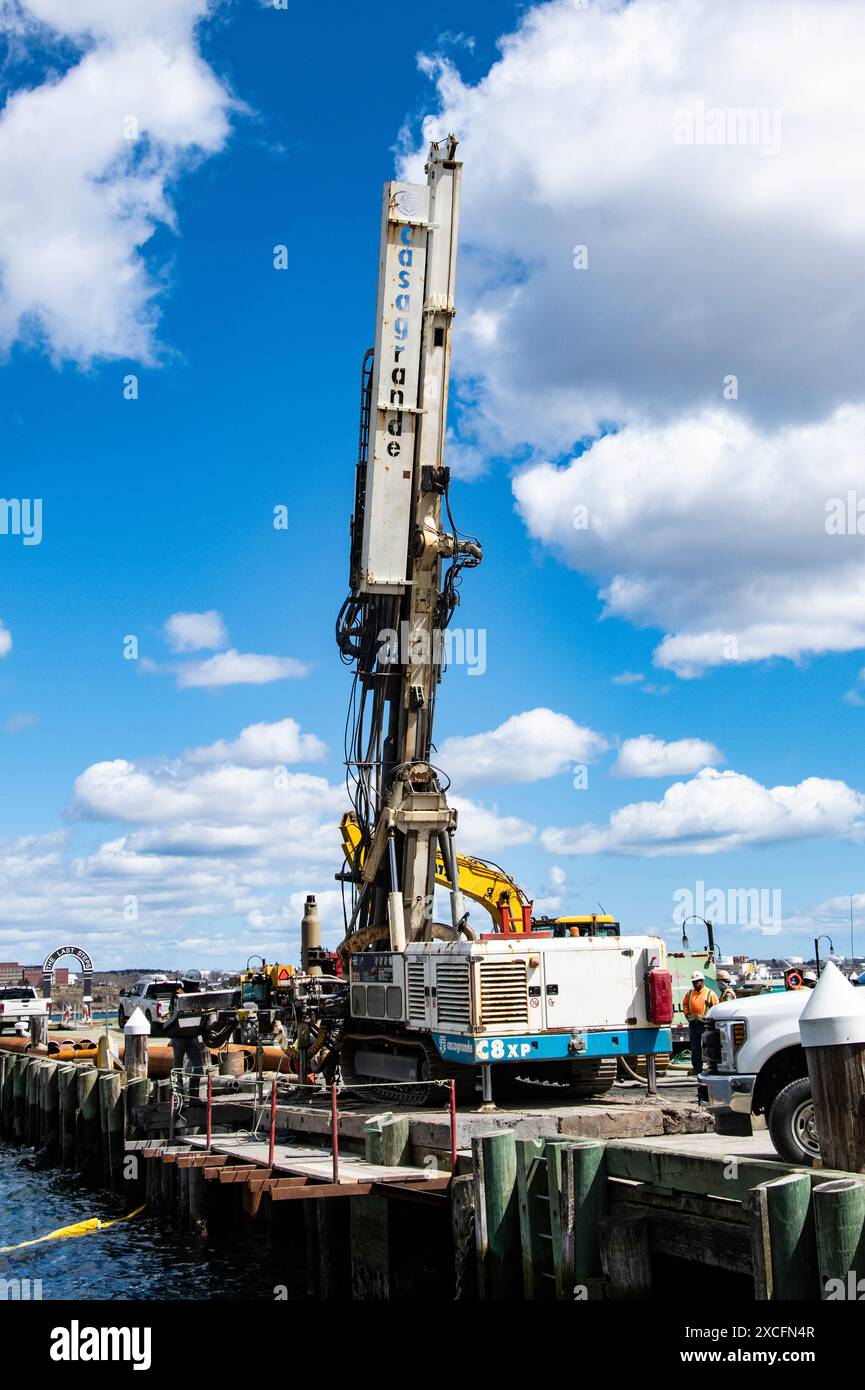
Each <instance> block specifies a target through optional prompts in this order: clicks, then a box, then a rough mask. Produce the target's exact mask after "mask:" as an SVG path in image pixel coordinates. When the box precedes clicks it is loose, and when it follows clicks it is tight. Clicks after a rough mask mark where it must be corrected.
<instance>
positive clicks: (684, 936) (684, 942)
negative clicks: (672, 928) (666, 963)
mask: <svg viewBox="0 0 865 1390" xmlns="http://www.w3.org/2000/svg"><path fill="white" fill-rule="evenodd" d="M688 922H702V923H703V926H704V927H705V928H706V931H707V932H708V933H709V950H710V951H711V953H712V955H714V954H715V933H714V931H713V930H712V923H711V922H709V921H708V920H707V919H706V918H705V917H701V916H700V915H699V913H697V912H692V913H691V915H690V917H686V918H685V919H684V921H683V922H682V950H683V951H687V950H688V949H689V948H690V942H689V941H688V933H687V932H686V930H685V926H686V924H687V923H688Z"/></svg>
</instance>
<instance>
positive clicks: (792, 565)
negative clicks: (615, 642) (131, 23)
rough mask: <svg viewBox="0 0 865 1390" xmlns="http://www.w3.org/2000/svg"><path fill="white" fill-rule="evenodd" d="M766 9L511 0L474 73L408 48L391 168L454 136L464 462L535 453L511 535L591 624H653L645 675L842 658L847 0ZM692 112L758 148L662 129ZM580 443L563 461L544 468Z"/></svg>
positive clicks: (851, 11)
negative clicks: (595, 613) (496, 40)
mask: <svg viewBox="0 0 865 1390" xmlns="http://www.w3.org/2000/svg"><path fill="white" fill-rule="evenodd" d="M784 15H785V22H784V25H783V26H782V27H781V28H779V25H778V5H777V3H776V0H751V3H749V4H748V5H747V6H742V7H738V9H737V13H736V18H735V23H731V22H730V13H729V6H728V5H727V4H726V3H724V0H679V2H678V3H676V4H675V5H672V4H670V3H668V0H631V3H628V4H625V3H622V2H621V0H592V3H591V4H590V5H588V6H587V7H586V8H585V9H583V8H581V7H578V6H575V5H573V4H572V3H570V0H551V3H548V4H543V5H535V6H532V7H531V8H529V9H527V10H526V11H525V13H524V14H523V16H522V19H521V22H520V24H519V27H518V28H517V30H516V31H515V32H513V33H511V34H508V35H506V36H505V38H504V39H503V40H502V41H501V44H500V47H501V56H500V57H499V59H498V60H497V61H496V63H495V64H494V65H493V66H492V67H491V69H490V70H489V72H488V73H487V74H486V76H485V77H483V79H482V80H481V81H479V82H478V83H477V84H475V85H470V84H469V83H468V82H466V81H464V80H463V79H462V78H461V77H460V75H459V73H458V71H457V69H456V67H455V66H453V64H451V63H447V62H442V61H441V60H437V61H429V60H428V61H426V62H425V64H424V66H425V69H426V70H427V71H428V72H430V73H431V75H432V76H433V77H434V79H435V81H436V84H437V106H438V110H437V111H436V113H435V114H434V115H431V116H429V117H428V118H427V120H426V122H425V128H424V138H423V140H422V141H419V143H418V148H417V150H416V151H415V153H413V154H412V155H411V156H410V157H409V158H408V159H407V160H406V162H405V172H407V173H409V174H410V175H411V176H413V177H417V176H418V174H419V172H420V168H421V165H422V158H423V153H424V152H425V147H426V141H427V138H428V137H430V136H436V135H440V134H442V133H443V132H445V131H448V130H454V131H456V133H457V134H458V135H459V136H460V139H461V145H460V153H461V155H462V157H463V158H464V160H465V177H464V182H463V206H462V228H463V246H462V251H461V258H460V320H459V321H460V325H461V327H460V329H459V333H458V335H457V339H456V344H455V351H456V356H455V366H456V371H457V374H458V383H457V387H458V389H457V393H456V394H457V396H458V397H459V398H460V399H461V402H462V407H463V408H462V412H461V416H460V420H459V426H458V430H457V440H458V442H459V445H460V448H461V449H464V450H468V451H473V452H472V453H471V457H472V458H473V459H474V460H475V462H476V464H477V466H478V467H479V466H480V464H481V463H482V461H483V460H484V459H489V458H490V457H492V456H495V455H496V454H503V453H504V454H507V453H509V452H513V453H514V454H515V455H516V456H517V457H518V458H520V460H522V459H525V457H526V456H527V455H528V457H529V459H530V461H531V463H532V464H534V465H535V466H530V467H529V468H528V470H527V471H526V472H525V473H523V475H522V476H521V477H520V478H518V480H517V483H516V487H515V492H516V497H517V502H518V506H519V510H520V512H521V514H522V516H523V518H524V520H525V522H526V524H527V526H528V529H529V531H530V534H531V535H532V536H533V537H534V538H536V539H538V540H540V541H541V542H543V543H545V544H547V545H549V546H551V547H552V548H553V549H554V550H555V551H556V552H557V553H558V554H559V555H561V556H562V557H563V558H564V559H565V560H566V562H567V563H568V564H570V565H572V566H573V567H574V568H576V569H579V570H581V571H583V572H585V573H587V574H589V575H591V576H592V577H593V578H594V579H595V580H596V581H597V583H598V585H599V588H600V589H601V592H602V597H603V599H604V603H605V612H606V613H608V614H611V615H615V616H618V617H622V618H625V619H627V620H628V621H629V622H631V623H633V624H635V625H637V626H641V627H647V626H648V627H657V628H660V629H661V631H662V633H664V634H666V635H665V637H664V639H663V641H662V642H661V644H660V646H659V648H658V650H657V652H656V656H655V660H656V663H657V664H658V665H660V666H662V667H665V668H668V669H670V670H672V671H675V672H676V673H677V674H678V675H680V676H695V675H698V674H700V673H701V672H703V671H704V670H706V669H707V667H711V666H718V665H721V664H722V663H726V662H729V663H731V664H735V663H736V662H745V661H754V660H759V659H762V658H765V657H771V656H783V657H787V658H790V659H793V660H797V659H799V658H800V657H803V656H807V655H808V654H810V653H820V652H829V651H846V650H851V649H854V648H859V647H862V646H865V560H863V559H862V551H861V545H860V544H859V539H860V538H858V537H856V536H855V535H854V536H843V537H842V536H839V537H827V535H826V532H825V528H824V520H825V504H826V501H827V500H828V499H829V498H831V497H844V496H845V495H846V492H847V490H848V489H849V488H856V489H860V488H861V459H862V457H863V443H865V424H863V421H865V412H863V410H862V408H861V404H860V403H861V402H862V399H863V388H862V379H861V372H860V370H859V365H858V364H859V363H860V362H861V360H862V353H863V345H865V298H863V297H862V296H857V295H854V296H853V297H852V299H851V296H850V292H849V287H850V285H851V284H854V285H855V284H860V283H862V281H863V278H865V235H863V233H865V202H863V200H862V197H861V194H860V189H859V185H858V182H857V180H855V179H851V178H850V176H849V170H850V168H851V167H854V165H855V164H856V162H857V161H858V158H859V155H858V152H859V150H860V149H861V148H862V145H863V143H865V108H863V106H862V103H861V101H860V100H859V93H858V87H859V84H858V81H857V80H856V79H855V78H854V73H855V72H856V71H857V63H858V57H857V56H855V55H858V54H859V53H860V52H861V51H862V48H863V46H865V9H863V8H862V6H860V5H856V4H855V3H851V0H824V2H823V3H821V4H820V5H819V6H818V5H815V4H814V3H813V0H786V3H785V5H784ZM699 103H702V104H703V106H702V109H703V110H705V111H708V112H711V111H712V110H718V111H721V112H726V111H732V112H734V113H735V112H736V111H737V110H742V111H745V112H748V111H749V110H751V109H753V110H754V112H755V113H756V115H757V116H758V117H760V116H761V115H762V116H764V117H765V118H766V121H767V128H768V126H769V125H771V124H772V122H773V121H775V123H776V125H777V127H778V131H779V132H780V144H779V145H778V146H777V148H776V149H775V151H774V152H772V149H773V148H774V146H773V142H771V141H770V142H768V143H767V142H766V141H765V140H761V139H759V138H758V139H757V140H756V142H752V143H749V142H748V140H745V141H743V142H741V143H735V142H734V143H723V144H718V143H709V142H708V141H705V142H701V143H697V142H695V143H693V144H683V143H677V139H676V133H677V124H681V122H680V117H679V114H678V113H681V112H691V113H694V114H696V113H697V111H698V110H699V109H700V107H699ZM776 118H777V119H776ZM758 123H759V122H758ZM776 133H777V132H776ZM577 246H586V247H587V248H588V268H587V269H585V270H578V269H575V268H574V264H573V262H574V248H575V247H577ZM803 265H807V266H809V267H812V268H814V267H817V268H819V273H815V274H812V275H808V276H805V277H803V275H802V266H803ZM707 268H709V269H707ZM779 324H782V325H783V331H780V332H779V329H778V325H779ZM803 342H807V343H808V351H807V352H805V353H803V352H802V351H801V344H802V343H803ZM731 374H732V375H734V376H736V378H737V380H738V398H737V399H730V400H725V399H724V398H723V388H724V381H725V378H726V377H727V376H729V375H731ZM611 430H612V431H613V432H612V433H610V431H611ZM603 431H607V435H606V437H604V438H601V439H600V440H597V436H598V435H600V434H601V433H602V432H603ZM585 439H589V440H591V439H596V440H597V442H595V443H594V445H593V447H591V448H590V449H589V451H588V453H587V454H585V455H584V456H583V458H582V459H580V460H577V461H576V462H575V463H573V464H571V465H570V467H568V468H566V469H556V468H553V467H550V466H549V464H544V463H542V462H539V461H540V460H543V459H545V458H552V459H557V458H560V457H561V456H562V455H566V454H567V453H568V452H570V451H572V450H573V449H574V447H575V442H576V441H582V440H585ZM577 505H581V506H587V507H588V528H587V529H586V530H575V529H574V526H573V520H574V513H573V509H574V507H575V506H577ZM731 638H732V639H734V640H733V641H731V640H729V639H731Z"/></svg>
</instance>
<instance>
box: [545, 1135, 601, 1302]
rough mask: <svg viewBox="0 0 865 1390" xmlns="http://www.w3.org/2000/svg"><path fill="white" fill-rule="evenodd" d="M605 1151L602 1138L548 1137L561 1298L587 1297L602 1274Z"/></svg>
mask: <svg viewBox="0 0 865 1390" xmlns="http://www.w3.org/2000/svg"><path fill="white" fill-rule="evenodd" d="M605 1149H606V1146H605V1144H604V1143H603V1141H600V1140H592V1139H586V1140H580V1141H578V1142H574V1141H568V1142H567V1143H562V1142H559V1141H557V1142H556V1143H554V1144H551V1143H550V1142H549V1141H547V1173H548V1177H547V1183H548V1187H549V1193H550V1227H551V1231H552V1237H553V1272H554V1275H555V1281H556V1297H557V1298H561V1299H573V1298H576V1297H577V1296H579V1297H580V1298H588V1297H589V1296H590V1292H591V1291H592V1290H593V1285H596V1284H597V1281H598V1280H600V1278H601V1274H602V1270H601V1244H600V1239H601V1222H602V1220H603V1218H604V1216H605V1215H606V1211H607V1172H606V1163H605ZM577 1291H579V1294H578V1292H577Z"/></svg>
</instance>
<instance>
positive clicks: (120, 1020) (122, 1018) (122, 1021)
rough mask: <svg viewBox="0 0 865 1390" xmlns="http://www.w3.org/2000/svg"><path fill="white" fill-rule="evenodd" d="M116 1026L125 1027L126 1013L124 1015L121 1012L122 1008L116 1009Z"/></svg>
mask: <svg viewBox="0 0 865 1390" xmlns="http://www.w3.org/2000/svg"><path fill="white" fill-rule="evenodd" d="M117 1026H118V1027H119V1028H125V1027H126V1015H125V1013H124V1012H123V1010H122V1009H118V1010H117Z"/></svg>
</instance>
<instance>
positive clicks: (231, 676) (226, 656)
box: [177, 647, 309, 690]
mask: <svg viewBox="0 0 865 1390" xmlns="http://www.w3.org/2000/svg"><path fill="white" fill-rule="evenodd" d="M306 675H309V667H308V666H307V665H305V664H304V662H302V661H296V660H295V659H294V657H292V656H260V655H257V654H256V653H254V652H238V651H236V650H235V649H234V648H233V647H230V648H229V649H228V651H227V652H219V653H218V654H217V655H216V656H211V657H208V659H207V660H206V661H190V662H187V663H186V664H185V665H184V666H180V667H178V668H177V684H178V685H179V686H180V687H181V689H183V690H188V689H191V688H192V687H195V686H219V685H268V684H269V683H270V682H271V681H282V680H288V679H291V678H297V677H301V676H306Z"/></svg>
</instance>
